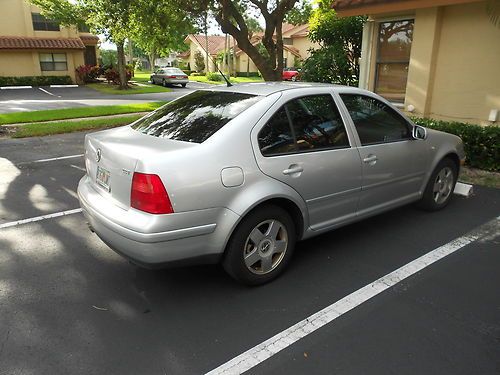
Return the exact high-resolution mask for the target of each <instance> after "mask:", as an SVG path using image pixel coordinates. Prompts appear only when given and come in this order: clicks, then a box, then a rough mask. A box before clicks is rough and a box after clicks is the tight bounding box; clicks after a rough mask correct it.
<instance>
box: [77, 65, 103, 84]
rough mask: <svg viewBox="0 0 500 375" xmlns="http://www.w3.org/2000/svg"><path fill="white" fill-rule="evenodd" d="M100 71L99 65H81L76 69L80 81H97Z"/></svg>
mask: <svg viewBox="0 0 500 375" xmlns="http://www.w3.org/2000/svg"><path fill="white" fill-rule="evenodd" d="M100 71H101V69H100V67H99V66H97V65H96V66H93V65H80V66H79V67H78V68H76V69H75V72H76V75H77V77H78V79H79V81H80V82H83V83H90V82H96V81H97V77H99V75H100Z"/></svg>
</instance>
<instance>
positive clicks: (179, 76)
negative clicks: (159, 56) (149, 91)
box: [150, 68, 189, 87]
mask: <svg viewBox="0 0 500 375" xmlns="http://www.w3.org/2000/svg"><path fill="white" fill-rule="evenodd" d="M150 81H151V83H152V84H161V85H163V86H169V85H174V84H175V85H181V86H182V87H186V85H187V84H188V83H189V77H188V76H187V74H186V73H184V72H183V71H182V70H180V69H179V68H160V69H158V70H156V71H155V72H154V73H153V74H151V78H150Z"/></svg>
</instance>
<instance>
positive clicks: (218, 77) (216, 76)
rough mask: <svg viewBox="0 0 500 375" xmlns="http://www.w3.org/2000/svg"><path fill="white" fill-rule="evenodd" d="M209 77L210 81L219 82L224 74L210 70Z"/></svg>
mask: <svg viewBox="0 0 500 375" xmlns="http://www.w3.org/2000/svg"><path fill="white" fill-rule="evenodd" d="M207 79H208V80H209V81H215V82H219V81H222V79H223V78H222V75H221V74H220V73H216V72H208V73H207Z"/></svg>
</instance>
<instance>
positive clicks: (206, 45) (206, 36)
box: [204, 13, 210, 74]
mask: <svg viewBox="0 0 500 375" xmlns="http://www.w3.org/2000/svg"><path fill="white" fill-rule="evenodd" d="M204 31H205V52H206V54H207V56H206V58H205V60H206V63H205V74H206V73H208V72H209V71H210V69H209V68H208V67H209V65H208V64H209V60H208V55H209V52H208V13H205V30H204Z"/></svg>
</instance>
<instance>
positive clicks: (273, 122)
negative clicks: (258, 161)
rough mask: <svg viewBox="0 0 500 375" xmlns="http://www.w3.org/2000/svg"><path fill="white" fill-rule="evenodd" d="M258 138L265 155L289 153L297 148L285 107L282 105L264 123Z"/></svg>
mask: <svg viewBox="0 0 500 375" xmlns="http://www.w3.org/2000/svg"><path fill="white" fill-rule="evenodd" d="M258 139H259V147H260V150H261V152H262V155H264V156H272V155H280V154H288V153H290V152H293V151H295V150H296V147H295V140H294V138H293V135H292V129H291V127H290V123H289V121H288V116H287V114H286V110H285V107H281V109H280V110H279V111H278V112H276V113H275V114H274V115H273V117H271V119H270V120H269V121H268V122H267V124H266V125H264V127H263V128H262V130H261V131H260V132H259V136H258Z"/></svg>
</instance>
